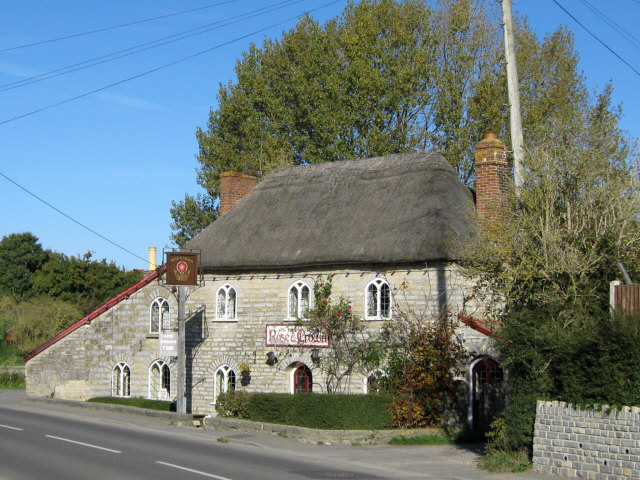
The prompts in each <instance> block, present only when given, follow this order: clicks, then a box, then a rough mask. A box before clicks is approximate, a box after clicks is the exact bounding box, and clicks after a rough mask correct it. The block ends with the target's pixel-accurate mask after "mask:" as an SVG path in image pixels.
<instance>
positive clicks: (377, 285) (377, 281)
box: [364, 277, 393, 320]
mask: <svg viewBox="0 0 640 480" xmlns="http://www.w3.org/2000/svg"><path fill="white" fill-rule="evenodd" d="M385 284H386V285H387V287H388V288H389V315H388V316H386V317H383V316H381V315H380V312H381V303H382V292H381V287H382V285H385ZM371 285H375V288H376V292H377V294H378V295H377V299H376V314H375V315H369V287H370V286H371ZM392 310H393V295H391V285H390V284H389V282H387V281H386V280H384V279H382V278H379V277H376V278H374V279H373V280H371V281H370V282H369V283H367V285H366V287H364V319H365V320H390V319H391V312H392Z"/></svg>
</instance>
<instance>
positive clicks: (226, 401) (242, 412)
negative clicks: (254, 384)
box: [216, 391, 251, 418]
mask: <svg viewBox="0 0 640 480" xmlns="http://www.w3.org/2000/svg"><path fill="white" fill-rule="evenodd" d="M250 396H251V394H250V393H246V392H240V391H234V392H227V393H221V394H220V395H218V398H217V399H216V412H218V415H220V416H221V417H238V418H248V412H247V410H248V406H249V397H250Z"/></svg>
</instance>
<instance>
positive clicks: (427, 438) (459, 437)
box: [389, 430, 485, 445]
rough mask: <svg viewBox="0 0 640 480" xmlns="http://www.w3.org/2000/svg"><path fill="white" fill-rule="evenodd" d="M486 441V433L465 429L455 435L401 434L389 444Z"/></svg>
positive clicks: (444, 443)
mask: <svg viewBox="0 0 640 480" xmlns="http://www.w3.org/2000/svg"><path fill="white" fill-rule="evenodd" d="M484 441H485V437H484V435H482V434H478V433H476V432H469V431H466V430H464V431H462V432H459V433H456V434H453V435H447V434H436V435H420V436H416V437H406V436H403V435H400V436H398V437H394V438H392V439H391V440H390V441H389V445H447V444H455V443H458V444H460V443H481V442H484Z"/></svg>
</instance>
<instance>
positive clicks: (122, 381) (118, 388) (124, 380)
mask: <svg viewBox="0 0 640 480" xmlns="http://www.w3.org/2000/svg"><path fill="white" fill-rule="evenodd" d="M111 396H112V397H130V396H131V368H130V367H129V365H127V364H126V363H125V362H118V363H116V364H115V366H114V367H113V369H112V370H111Z"/></svg>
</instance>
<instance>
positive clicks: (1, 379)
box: [0, 372, 25, 389]
mask: <svg viewBox="0 0 640 480" xmlns="http://www.w3.org/2000/svg"><path fill="white" fill-rule="evenodd" d="M24 386H25V385H24V375H23V374H22V373H14V372H4V373H0V388H16V389H17V388H24Z"/></svg>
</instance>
